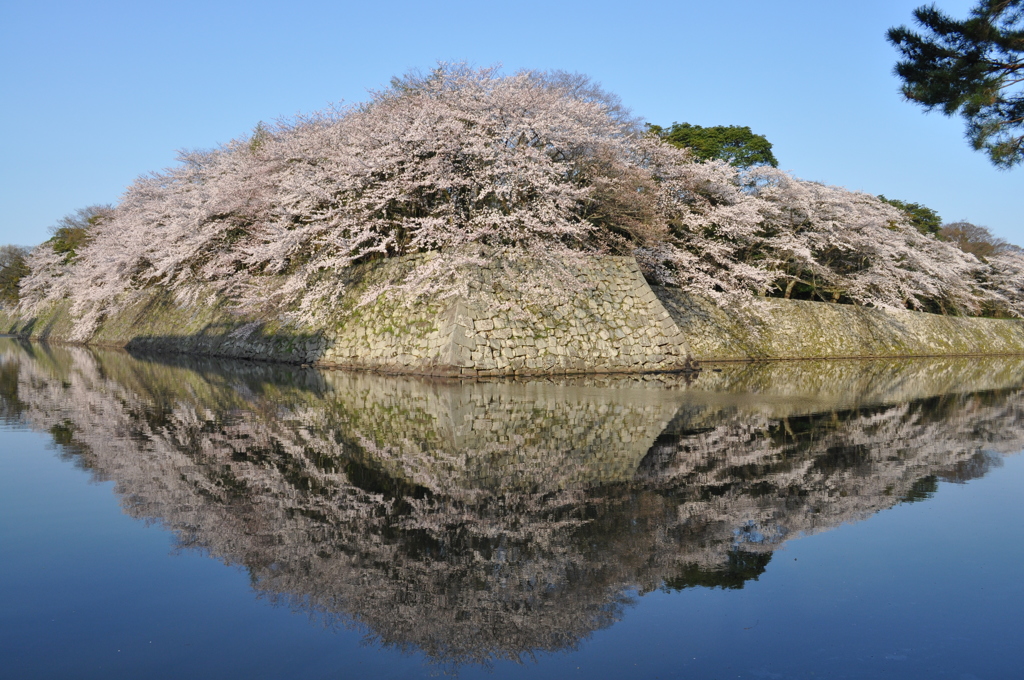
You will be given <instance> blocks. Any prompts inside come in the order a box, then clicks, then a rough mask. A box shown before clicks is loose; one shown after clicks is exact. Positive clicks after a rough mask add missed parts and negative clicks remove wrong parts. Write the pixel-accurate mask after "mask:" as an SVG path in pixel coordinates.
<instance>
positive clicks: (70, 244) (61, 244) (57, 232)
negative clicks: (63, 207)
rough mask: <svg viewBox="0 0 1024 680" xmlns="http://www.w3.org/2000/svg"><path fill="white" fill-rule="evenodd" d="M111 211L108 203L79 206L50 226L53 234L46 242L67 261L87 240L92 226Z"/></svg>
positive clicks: (70, 259) (112, 209)
mask: <svg viewBox="0 0 1024 680" xmlns="http://www.w3.org/2000/svg"><path fill="white" fill-rule="evenodd" d="M113 211H114V208H113V206H111V205H109V204H108V205H90V206H86V207H85V208H79V209H78V210H76V211H75V212H73V213H71V214H68V215H65V216H64V217H62V218H60V220H58V221H57V224H55V225H53V226H52V227H50V233H51V234H53V236H52V237H51V238H50V240H49V241H47V243H49V244H50V246H51V247H52V248H53V252H55V253H57V254H58V255H63V256H64V262H65V263H69V262H71V261H72V260H74V259H75V256H76V255H77V254H78V250H79V249H80V248H81V247H82V246H84V245H85V244H86V243H88V242H89V237H90V232H91V231H92V230H93V228H94V227H95V226H96V225H97V224H99V223H100V222H101V221H102V220H103V219H105V218H108V217H110V215H111V214H112V213H113Z"/></svg>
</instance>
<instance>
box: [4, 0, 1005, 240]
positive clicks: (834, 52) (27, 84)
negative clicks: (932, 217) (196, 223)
mask: <svg viewBox="0 0 1024 680" xmlns="http://www.w3.org/2000/svg"><path fill="white" fill-rule="evenodd" d="M921 4H924V0H911V1H904V0H862V1H861V2H856V3H852V2H842V3H841V2H822V1H821V0H817V1H811V0H789V1H786V0H777V1H775V2H763V1H762V2H757V1H754V0H731V1H722V2H717V3H710V2H706V1H703V2H691V1H689V0H677V1H676V2H671V3H661V2H647V3H643V4H640V3H637V4H630V3H622V2H618V3H611V2H601V1H597V2H557V1H556V0H548V1H547V2H534V1H532V0H527V1H521V2H515V3H506V2H490V3H480V2H436V3H429V2H389V1H387V0H380V1H378V2H375V3H371V2H365V1H364V2H313V1H306V0H292V1H291V2H288V3H284V2H261V1H249V2H222V1H218V0H206V1H205V2H191V1H190V0H178V1H176V2H173V3H145V2H138V1H137V0H136V1H135V2H48V1H47V0H34V1H33V2H14V1H13V0H11V1H9V2H5V3H3V4H2V5H0V92H2V98H3V99H2V101H3V104H4V105H3V106H2V107H0V125H2V129H4V130H6V134H4V135H3V136H2V137H0V157H2V158H3V159H4V161H5V162H4V163H2V165H0V206H2V211H0V243H17V244H22V245H33V244H36V243H39V242H41V241H43V240H45V239H46V238H47V237H48V233H47V227H48V226H49V225H51V224H53V223H54V222H56V221H57V220H58V219H59V218H60V217H61V216H62V215H65V214H67V213H69V212H72V211H73V210H75V209H76V208H80V207H82V206H85V205H89V204H94V203H113V202H116V201H117V200H118V198H119V196H120V195H121V193H122V192H123V190H124V188H125V187H126V186H127V185H128V184H130V183H131V182H132V181H133V180H134V179H135V178H136V177H137V176H139V175H142V174H145V173H147V172H150V171H154V170H160V169H162V168H165V167H167V166H169V165H171V164H173V162H174V157H175V151H176V150H177V149H187V148H208V147H212V146H215V145H217V144H219V143H222V142H226V141H228V140H230V139H232V138H234V137H237V136H241V135H244V134H246V133H247V132H248V131H249V130H251V129H252V128H253V127H254V126H255V125H256V123H257V122H259V121H261V120H267V121H269V120H274V119H276V118H279V117H282V116H290V115H293V114H295V113H299V112H309V111H313V110H316V109H319V108H322V107H324V106H325V105H327V104H328V103H330V102H339V101H348V102H357V101H361V100H363V99H365V98H366V92H367V90H368V89H372V88H376V87H379V86H382V85H385V84H387V82H388V80H389V79H390V78H391V76H392V75H396V74H400V73H404V72H405V71H407V70H409V69H411V68H421V69H429V68H430V67H431V66H432V65H433V64H434V63H435V62H436V61H438V60H462V61H469V62H471V63H473V64H476V65H479V66H485V65H492V64H496V63H501V64H503V65H504V67H505V69H506V70H507V71H514V70H517V69H519V68H537V69H563V70H567V71H579V72H582V73H586V74H588V75H590V76H591V77H593V78H594V79H595V80H597V81H599V82H601V83H602V84H603V85H604V87H605V88H606V89H608V90H610V91H612V92H615V93H617V94H618V95H620V96H621V97H622V99H623V102H624V103H625V104H626V105H627V106H629V107H630V108H632V109H633V111H634V113H636V114H637V115H639V116H640V117H642V118H644V119H645V120H647V121H650V122H653V123H660V124H663V125H667V124H670V123H672V122H673V121H680V122H683V121H685V122H690V123H696V124H699V125H727V124H734V125H749V126H750V127H751V128H752V129H753V130H754V132H757V133H759V134H763V135H765V136H766V137H768V139H769V140H770V141H771V142H772V143H773V144H774V151H775V155H776V156H777V157H778V159H779V161H780V165H781V167H783V168H785V169H787V170H790V171H792V172H793V173H794V174H796V175H798V176H800V177H803V178H805V179H811V180H817V181H822V182H826V183H829V184H837V185H840V186H844V187H847V188H849V189H855V190H860V191H867V192H870V193H874V194H878V193H884V194H885V195H886V196H888V197H890V198H899V199H902V200H905V201H912V202H919V203H923V204H925V205H927V206H929V207H932V208H934V209H935V210H937V211H938V212H939V213H940V214H941V215H942V217H943V219H945V220H947V221H953V220H958V219H968V220H971V221H972V222H975V223H977V224H984V225H987V226H988V227H990V228H991V229H992V230H993V232H995V233H996V234H997V235H998V236H1001V237H1003V238H1005V239H1007V240H1009V241H1012V242H1015V243H1018V244H1024V220H1022V219H1021V212H1022V211H1021V198H1022V196H1024V191H1022V190H1021V189H1022V184H1024V182H1022V180H1024V168H1018V169H1016V170H1012V171H1009V172H1005V171H998V170H996V169H994V168H993V167H992V166H991V165H990V164H989V162H988V161H987V159H986V157H985V156H984V155H982V154H980V153H977V152H975V151H972V150H971V149H970V148H969V147H968V145H967V143H966V142H965V141H964V138H963V124H962V122H961V121H960V120H959V119H948V118H944V117H942V116H941V115H940V114H938V113H933V114H925V113H924V111H923V110H922V109H921V108H920V107H918V106H916V105H912V104H909V103H907V102H904V101H902V100H901V98H900V96H899V93H898V87H899V83H898V81H897V80H896V78H895V77H894V76H893V75H892V66H893V64H894V62H895V60H896V54H895V51H894V50H893V49H892V47H891V46H890V45H889V44H888V43H887V42H886V41H885V31H886V29H887V28H889V27H890V26H893V25H896V24H900V23H908V22H909V21H910V19H911V14H910V13H911V10H912V9H913V8H915V7H917V6H919V5H921ZM938 4H939V6H940V7H941V8H942V9H944V10H946V11H948V12H949V13H951V14H954V15H956V16H966V14H967V11H968V9H969V8H970V7H971V6H972V5H973V4H974V2H973V1H962V0H939V2H938Z"/></svg>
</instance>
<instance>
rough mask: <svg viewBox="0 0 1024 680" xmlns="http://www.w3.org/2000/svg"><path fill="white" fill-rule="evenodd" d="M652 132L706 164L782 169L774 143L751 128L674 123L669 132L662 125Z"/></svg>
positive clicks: (650, 127)
mask: <svg viewBox="0 0 1024 680" xmlns="http://www.w3.org/2000/svg"><path fill="white" fill-rule="evenodd" d="M648 129H649V130H650V132H651V133H653V134H655V135H657V136H658V137H660V138H661V139H663V140H664V141H666V142H668V143H669V144H671V145H673V146H677V147H679V148H681V149H683V148H685V149H689V150H690V151H691V152H692V153H693V155H694V156H696V157H697V158H698V159H700V160H702V161H707V160H715V159H717V160H723V161H725V162H727V163H729V164H730V165H733V166H735V167H737V168H750V167H753V166H756V165H770V166H772V167H773V168H777V167H779V161H778V160H776V158H775V155H774V154H773V153H772V144H771V142H769V141H768V140H767V139H766V138H765V137H764V136H762V135H756V134H754V133H753V132H752V131H751V130H750V128H749V127H746V126H742V127H741V126H739V125H716V126H713V127H701V126H700V125H691V124H690V123H672V126H671V127H669V128H668V129H665V128H663V127H661V126H660V125H651V126H649V127H648Z"/></svg>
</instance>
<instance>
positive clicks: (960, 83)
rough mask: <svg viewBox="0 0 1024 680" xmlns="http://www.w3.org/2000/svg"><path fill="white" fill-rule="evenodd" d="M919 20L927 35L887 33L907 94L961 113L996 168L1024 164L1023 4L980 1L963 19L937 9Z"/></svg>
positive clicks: (1020, 0)
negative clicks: (898, 52)
mask: <svg viewBox="0 0 1024 680" xmlns="http://www.w3.org/2000/svg"><path fill="white" fill-rule="evenodd" d="M914 18H915V19H916V21H917V23H918V24H920V26H921V27H922V28H923V29H924V33H923V34H920V33H916V32H914V31H912V30H910V29H909V28H907V27H906V26H899V27H895V28H891V29H889V32H888V37H889V42H891V43H892V44H893V45H894V46H895V47H896V48H897V49H898V50H899V51H900V54H901V55H902V57H903V59H902V60H901V61H899V62H897V64H896V67H895V72H896V75H898V76H899V77H900V78H902V79H903V87H902V92H903V95H904V96H905V97H906V98H907V99H909V100H910V101H913V102H917V103H919V104H921V105H922V106H924V107H925V109H927V110H929V111H931V110H933V109H935V108H939V109H941V111H942V112H943V113H944V114H945V115H947V116H952V115H955V114H959V115H960V116H962V117H963V118H964V119H965V120H966V121H967V138H968V139H969V140H970V142H971V145H972V146H973V147H974V148H975V149H976V150H979V151H980V150H982V149H984V150H985V151H986V152H987V153H988V155H989V158H990V159H991V160H992V163H993V164H995V165H996V166H997V167H1000V168H1010V167H1012V166H1014V165H1016V164H1018V163H1021V162H1022V161H1024V134H1022V132H1024V59H1022V55H1024V0H980V2H979V3H978V6H977V7H975V8H974V9H972V10H971V16H970V18H968V19H966V20H964V21H957V20H956V19H953V18H951V17H950V16H948V15H946V14H944V13H943V12H942V11H940V10H939V9H938V8H937V7H935V6H934V5H932V6H929V7H918V8H917V9H916V10H914Z"/></svg>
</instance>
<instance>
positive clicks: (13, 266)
mask: <svg viewBox="0 0 1024 680" xmlns="http://www.w3.org/2000/svg"><path fill="white" fill-rule="evenodd" d="M28 253H29V251H28V248H21V247H19V246H0V306H11V305H16V304H18V299H19V295H18V284H19V283H20V282H21V279H22V278H24V277H25V275H26V274H28V264H27V263H26V261H25V257H26V256H27V255H28Z"/></svg>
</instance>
